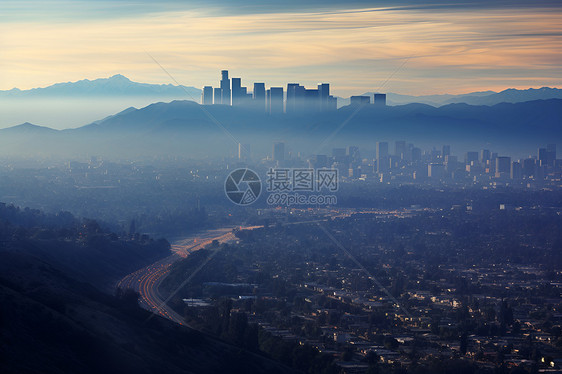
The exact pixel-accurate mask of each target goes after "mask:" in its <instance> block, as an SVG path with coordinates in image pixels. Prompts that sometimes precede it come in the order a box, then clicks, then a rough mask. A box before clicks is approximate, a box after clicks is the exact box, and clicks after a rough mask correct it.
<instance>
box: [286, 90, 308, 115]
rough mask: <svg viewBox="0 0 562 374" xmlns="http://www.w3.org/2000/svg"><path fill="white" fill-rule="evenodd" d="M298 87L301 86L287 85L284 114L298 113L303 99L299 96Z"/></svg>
mask: <svg viewBox="0 0 562 374" xmlns="http://www.w3.org/2000/svg"><path fill="white" fill-rule="evenodd" d="M300 87H302V86H301V85H300V84H298V83H289V84H287V101H286V102H285V113H297V112H300V109H301V105H302V104H303V103H302V101H303V97H301V96H300V95H299V94H300V90H299V88H300ZM303 88H304V87H303ZM303 91H304V90H303Z"/></svg>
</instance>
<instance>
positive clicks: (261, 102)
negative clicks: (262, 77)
mask: <svg viewBox="0 0 562 374" xmlns="http://www.w3.org/2000/svg"><path fill="white" fill-rule="evenodd" d="M253 99H254V104H255V106H256V108H258V109H261V110H265V83H254V92H253Z"/></svg>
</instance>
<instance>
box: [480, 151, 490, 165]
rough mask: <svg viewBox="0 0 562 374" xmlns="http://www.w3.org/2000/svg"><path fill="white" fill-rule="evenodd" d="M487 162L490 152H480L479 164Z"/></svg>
mask: <svg viewBox="0 0 562 374" xmlns="http://www.w3.org/2000/svg"><path fill="white" fill-rule="evenodd" d="M488 161H490V150H489V149H482V150H480V162H481V163H483V164H485V163H486V162H488Z"/></svg>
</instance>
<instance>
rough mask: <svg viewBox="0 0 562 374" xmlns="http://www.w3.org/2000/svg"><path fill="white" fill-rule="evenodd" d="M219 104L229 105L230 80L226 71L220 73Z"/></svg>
mask: <svg viewBox="0 0 562 374" xmlns="http://www.w3.org/2000/svg"><path fill="white" fill-rule="evenodd" d="M221 75H222V79H221V103H222V104H224V105H230V79H229V78H228V70H223V71H221Z"/></svg>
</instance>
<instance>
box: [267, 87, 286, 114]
mask: <svg viewBox="0 0 562 374" xmlns="http://www.w3.org/2000/svg"><path fill="white" fill-rule="evenodd" d="M267 91H268V92H269V113H270V114H279V113H283V87H271V88H270V89H269V90H267Z"/></svg>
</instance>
